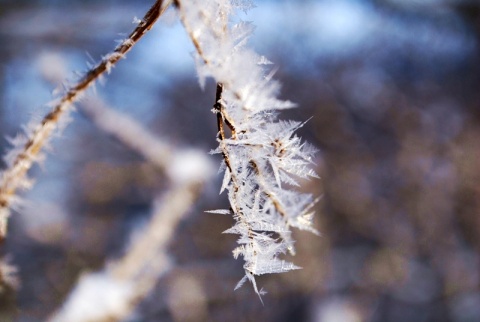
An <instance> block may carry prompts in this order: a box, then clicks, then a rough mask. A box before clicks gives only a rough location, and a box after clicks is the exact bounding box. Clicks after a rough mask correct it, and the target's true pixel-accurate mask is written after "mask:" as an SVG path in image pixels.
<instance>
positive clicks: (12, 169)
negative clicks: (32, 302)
mask: <svg viewBox="0 0 480 322" xmlns="http://www.w3.org/2000/svg"><path fill="white" fill-rule="evenodd" d="M163 2H164V1H163V0H157V1H156V2H155V4H154V5H153V6H152V7H151V8H150V10H148V12H147V13H146V14H145V16H144V18H143V20H141V21H140V22H139V23H138V25H137V27H136V28H135V30H133V32H132V33H131V34H130V35H129V37H128V38H126V39H125V40H124V41H123V42H122V43H121V44H119V45H118V46H117V47H116V48H115V49H114V51H113V52H111V53H109V54H108V55H106V56H104V57H103V59H102V61H101V62H99V63H98V64H97V65H96V66H94V67H93V68H92V69H90V70H89V71H87V72H86V73H85V75H84V76H83V77H81V78H80V80H79V81H78V82H77V83H76V84H74V85H73V86H71V87H70V88H68V89H67V90H66V91H65V93H64V94H63V95H62V96H61V97H60V98H59V99H57V100H55V101H53V102H52V103H51V105H52V106H53V108H52V110H51V112H50V113H48V114H47V115H46V116H45V117H44V118H43V120H42V121H41V122H40V124H37V125H35V126H34V128H33V130H32V131H31V133H28V134H27V139H26V142H25V141H24V145H23V147H21V148H20V149H18V151H14V152H15V154H14V155H13V156H11V157H10V160H11V161H10V162H9V165H8V168H7V169H6V170H5V171H3V172H2V173H1V177H0V240H3V239H4V238H5V237H6V234H7V224H8V216H9V213H10V207H11V204H12V201H14V200H15V195H16V193H17V190H18V189H19V188H22V187H26V186H28V179H27V172H28V170H29V169H30V168H31V167H32V164H33V163H34V162H35V161H37V160H38V159H39V157H40V152H41V150H42V148H43V147H44V146H45V145H46V144H47V142H48V140H49V139H50V137H51V136H52V133H53V132H54V130H55V129H56V128H58V125H59V122H60V121H61V120H62V119H63V118H65V116H66V114H67V112H68V111H69V110H70V109H71V108H72V104H73V103H74V102H75V101H77V100H78V99H79V98H80V97H81V96H82V94H84V93H85V91H86V90H87V89H88V88H89V87H91V86H92V85H93V84H94V83H95V81H96V80H97V79H99V78H100V76H102V75H103V74H104V73H105V72H107V73H108V72H110V70H111V68H112V67H113V66H114V65H115V64H116V63H117V62H118V61H119V60H120V59H121V58H123V57H124V56H125V54H126V53H127V52H128V51H129V50H130V49H131V48H132V47H133V46H134V45H135V44H136V43H137V42H138V41H139V40H140V38H142V37H143V35H145V33H146V32H147V31H149V30H150V29H151V28H152V26H153V25H154V23H155V22H156V21H157V19H158V18H159V17H160V16H161V15H162V13H163V12H164V11H165V10H166V8H167V7H168V5H169V4H170V2H171V1H168V2H167V4H166V5H165V6H163Z"/></svg>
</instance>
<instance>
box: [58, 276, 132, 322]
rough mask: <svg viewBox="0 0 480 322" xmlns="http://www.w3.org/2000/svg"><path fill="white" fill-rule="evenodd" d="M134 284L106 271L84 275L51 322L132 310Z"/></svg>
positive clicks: (71, 321)
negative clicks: (114, 276)
mask: <svg viewBox="0 0 480 322" xmlns="http://www.w3.org/2000/svg"><path fill="white" fill-rule="evenodd" d="M133 290H134V288H133V287H132V285H130V284H127V283H125V282H122V281H120V280H114V279H113V278H112V277H111V275H110V274H107V273H105V272H101V273H92V274H87V275H84V276H82V278H81V279H80V281H79V282H78V284H77V286H76V287H75V289H74V291H73V292H72V293H71V294H70V296H69V297H68V299H67V302H66V303H65V304H64V306H63V308H62V309H61V311H60V312H59V313H58V314H57V315H56V316H55V317H54V318H53V319H51V320H50V321H51V322H61V321H69V322H76V321H78V322H83V321H100V320H102V319H103V318H104V317H105V316H108V317H111V318H115V317H123V316H125V314H126V313H127V312H129V310H130V307H129V306H130V303H131V299H132V297H133V295H134V292H133Z"/></svg>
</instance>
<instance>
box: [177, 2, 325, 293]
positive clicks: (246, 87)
mask: <svg viewBox="0 0 480 322" xmlns="http://www.w3.org/2000/svg"><path fill="white" fill-rule="evenodd" d="M177 4H178V8H179V11H180V17H181V19H182V22H183V24H184V26H185V28H186V30H187V32H188V34H189V36H190V38H191V39H192V42H193V43H194V45H195V48H196V50H197V53H196V56H195V60H196V64H197V72H198V75H199V79H200V84H201V85H203V84H204V79H205V78H206V77H213V78H214V79H215V81H216V82H217V84H218V85H217V99H216V103H215V106H214V109H213V112H214V113H215V114H216V115H217V120H218V130H219V132H218V143H219V146H218V148H217V149H215V150H214V151H212V152H211V153H216V154H220V155H221V156H222V158H223V161H222V167H221V169H222V170H224V179H223V183H222V187H221V192H222V191H224V190H226V191H227V193H228V199H229V201H230V209H225V210H213V211H210V212H212V213H217V214H232V216H233V218H234V219H235V221H236V223H235V225H234V226H233V227H232V228H230V229H228V230H226V231H225V232H224V233H230V234H238V235H240V237H239V239H238V241H237V242H238V244H239V246H238V247H237V248H236V249H235V250H234V251H233V255H234V257H235V258H237V257H239V256H242V257H243V259H244V260H245V264H244V266H243V267H244V269H245V277H244V278H243V279H242V280H240V282H239V283H238V284H237V287H236V288H238V287H240V286H241V285H242V284H243V283H244V282H245V281H246V280H249V281H250V282H251V283H252V285H253V287H254V289H255V292H257V294H259V295H261V294H262V293H263V291H262V290H258V288H257V285H256V282H255V275H262V274H271V273H283V272H287V271H290V270H295V269H298V268H299V267H298V266H296V265H294V264H292V263H290V262H287V261H285V260H282V259H280V256H281V255H282V254H285V253H287V252H288V253H290V254H294V253H295V248H294V240H293V239H292V237H291V230H290V228H291V227H296V228H299V229H303V230H308V231H311V232H314V233H317V232H316V230H315V229H314V228H312V217H313V212H312V208H313V205H314V203H315V201H316V200H314V198H313V197H312V196H311V195H309V194H302V193H300V192H298V191H295V190H293V189H292V187H294V186H299V183H298V179H306V178H309V177H317V175H316V174H315V172H314V171H313V170H312V169H311V168H310V167H311V165H312V163H313V157H314V154H315V152H316V149H315V148H313V147H312V146H311V145H309V144H306V143H304V142H302V141H301V139H300V138H299V137H298V136H296V135H295V131H296V130H297V129H298V128H300V127H302V126H303V125H304V123H300V122H293V121H282V120H278V118H277V114H278V113H277V112H275V110H281V109H286V108H291V107H294V106H295V104H293V103H292V102H289V101H282V100H279V99H278V98H277V95H278V92H279V90H280V84H279V83H278V82H277V81H275V80H272V76H273V72H271V73H267V71H266V70H265V69H264V68H265V65H268V64H271V62H270V61H269V60H268V59H266V58H265V57H263V56H259V55H257V54H256V53H254V52H253V51H251V50H250V49H248V48H247V47H246V46H245V45H246V43H247V40H248V37H249V36H250V35H251V34H252V33H253V30H254V27H253V25H252V24H251V23H248V22H244V21H239V22H237V23H235V22H234V19H235V18H234V9H235V8H236V9H241V10H247V9H250V8H251V7H252V6H253V4H252V2H251V1H239V0H232V1H226V0H201V1H200V0H189V1H187V0H184V1H177ZM227 129H228V130H227Z"/></svg>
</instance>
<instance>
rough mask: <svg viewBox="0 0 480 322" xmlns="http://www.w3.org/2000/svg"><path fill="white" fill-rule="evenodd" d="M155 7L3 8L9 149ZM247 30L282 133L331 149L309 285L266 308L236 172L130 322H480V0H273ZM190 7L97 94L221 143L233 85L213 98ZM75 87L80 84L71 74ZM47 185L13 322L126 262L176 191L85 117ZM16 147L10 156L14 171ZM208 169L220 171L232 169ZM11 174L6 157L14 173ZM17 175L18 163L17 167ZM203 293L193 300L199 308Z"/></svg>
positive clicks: (203, 204) (141, 117) (159, 29)
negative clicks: (227, 212) (184, 21)
mask: <svg viewBox="0 0 480 322" xmlns="http://www.w3.org/2000/svg"><path fill="white" fill-rule="evenodd" d="M152 2H153V1H147V0H141V1H140V0H129V1H128V0H91V1H86V0H81V1H80V0H0V43H1V46H0V70H1V73H0V75H1V78H0V102H1V104H0V136H1V137H12V136H14V135H16V134H17V133H19V132H20V131H21V129H22V126H24V125H26V124H27V123H28V122H29V121H30V120H31V119H34V120H40V119H41V117H42V116H43V115H44V114H45V113H46V111H48V108H47V107H46V106H45V104H46V103H47V102H49V101H50V100H51V97H52V91H53V90H54V89H55V88H56V87H57V86H62V84H61V83H59V82H58V77H56V76H55V75H59V76H62V75H65V73H66V77H67V81H66V82H65V83H64V84H68V83H69V81H68V79H70V80H74V79H75V77H76V76H75V72H80V73H81V72H82V71H85V70H86V68H87V67H86V66H87V63H89V62H90V63H93V62H96V61H98V60H99V59H100V58H101V56H102V55H105V54H106V53H108V52H109V51H111V50H112V48H113V47H114V46H115V40H116V39H122V38H124V37H125V35H126V34H128V33H129V32H130V31H131V30H132V29H133V27H134V25H133V24H132V20H133V19H134V17H142V16H143V14H144V13H145V12H146V11H147V10H148V8H149V7H150V5H151V4H152ZM256 5H257V7H256V8H255V9H253V10H251V11H249V12H248V14H243V13H240V14H239V15H240V17H241V18H242V19H245V20H250V21H253V22H254V24H255V25H256V26H257V27H256V31H255V33H254V35H253V37H252V38H251V42H250V45H251V46H252V47H253V48H254V49H255V51H257V52H258V53H259V54H262V55H265V56H266V57H268V58H269V59H270V60H271V61H272V62H274V64H275V65H274V68H275V69H278V71H277V73H276V78H277V79H279V80H280V81H281V82H282V84H283V89H282V93H281V97H282V98H285V99H289V100H292V101H294V102H296V103H298V105H299V108H297V109H294V110H291V111H287V112H285V113H283V114H282V118H286V119H295V120H300V121H302V120H306V119H308V118H310V117H312V118H311V120H310V121H309V122H308V123H307V124H306V125H305V126H304V127H303V128H302V129H301V130H300V131H299V133H300V135H301V136H302V137H303V138H304V139H306V140H307V141H309V142H311V143H313V144H314V145H315V146H317V147H318V148H319V149H320V152H319V153H318V155H317V159H316V171H317V173H318V174H319V175H320V177H321V179H320V180H312V181H308V182H305V183H303V186H302V191H304V192H308V193H311V194H314V195H316V196H322V199H321V200H320V202H319V203H318V205H317V207H316V217H315V226H316V228H317V229H318V230H319V231H320V232H321V234H322V236H321V237H317V236H314V235H312V234H309V233H307V232H299V231H296V232H294V237H295V239H296V240H297V244H296V245H297V248H298V254H297V256H296V257H295V258H293V259H292V260H293V261H294V262H295V263H296V264H297V265H299V266H302V267H303V269H302V270H299V271H294V272H290V273H286V274H279V275H273V276H265V277H263V276H262V277H260V278H259V279H258V281H257V283H258V284H259V285H260V286H261V287H264V288H265V289H266V290H267V291H268V294H267V295H266V296H265V297H264V302H265V305H264V306H262V304H261V303H260V301H259V300H258V297H257V296H256V295H255V294H254V292H253V290H252V288H251V286H250V285H246V286H244V287H243V288H241V289H239V290H237V291H235V292H234V291H233V288H234V286H235V284H236V282H237V281H238V280H239V279H240V278H241V277H242V276H243V269H242V265H243V263H242V261H241V260H237V261H235V260H234V259H233V258H232V256H231V250H232V249H233V248H234V247H235V240H236V236H231V235H223V234H221V232H222V231H224V230H225V229H227V228H229V227H230V226H231V225H232V223H233V220H232V219H231V218H228V217H226V216H219V215H212V214H206V213H204V210H207V209H217V208H222V207H223V208H225V207H226V206H227V197H226V195H225V194H222V195H218V191H219V187H220V180H221V176H220V175H218V176H216V177H215V178H214V179H212V180H211V182H207V183H206V184H205V186H204V187H203V190H202V193H201V196H200V198H199V199H198V200H197V202H196V203H195V204H194V205H193V206H192V207H191V209H190V211H189V215H188V216H187V217H186V218H185V219H184V220H183V221H182V222H181V224H180V225H179V226H178V227H177V230H176V233H175V238H173V239H172V240H171V242H170V250H169V253H170V254H171V256H172V258H173V260H174V261H175V267H174V268H173V269H172V270H171V271H170V272H169V273H167V274H166V275H165V276H164V277H163V278H162V279H161V280H159V281H158V284H157V285H156V286H155V289H154V291H153V293H152V294H151V295H150V296H149V297H148V298H147V299H145V300H143V301H142V302H141V303H140V305H139V307H138V309H137V312H136V316H135V317H134V318H132V321H279V322H281V321H306V322H314V321H316V322H317V321H318V322H357V321H375V322H377V321H378V322H380V321H392V322H396V321H398V322H404V321H414V322H417V321H418V322H422V321H425V322H426V321H445V322H446V321H455V322H466V321H471V322H474V321H480V284H479V283H480V275H479V274H480V267H479V264H480V263H479V249H480V185H479V182H480V49H479V41H480V3H479V2H478V1H476V0H471V1H468V0H464V1H462V0H310V1H308V0H305V1H298V0H295V1H294V0H281V1H279V0H276V1H273V0H272V1H267V0H264V1H261V0H258V1H256ZM193 50H194V48H193V46H192V45H191V44H190V42H189V40H188V38H187V36H186V33H185V31H184V30H183V29H182V27H181V25H180V24H179V22H178V18H177V17H176V15H175V13H174V12H173V11H169V12H167V13H166V14H165V16H164V17H162V18H161V20H160V21H159V22H158V23H157V24H156V25H155V27H154V29H153V30H152V31H151V33H149V34H148V35H147V36H145V38H144V39H142V40H141V41H140V43H139V44H138V45H137V46H135V47H134V49H133V50H132V51H131V52H130V53H129V54H128V56H127V59H126V60H122V61H121V62H120V63H119V64H118V65H117V67H115V68H114V70H113V71H112V73H111V74H110V75H108V77H106V78H105V79H104V82H102V84H98V85H97V86H96V93H93V92H92V93H91V95H96V96H97V97H101V98H102V99H103V100H104V101H105V102H106V103H107V104H108V105H109V106H111V107H112V108H114V109H115V110H117V111H121V112H123V113H125V114H127V115H129V116H131V117H132V118H134V119H136V120H138V121H139V122H140V123H141V124H143V125H144V127H145V128H147V129H149V130H150V131H151V132H153V133H155V135H157V136H159V137H161V138H163V139H164V140H166V141H167V142H169V143H170V144H171V145H172V146H174V147H183V148H195V149H200V150H202V151H204V153H205V154H207V153H208V151H209V150H210V149H212V148H214V147H215V146H216V141H215V134H216V119H215V116H214V115H213V114H212V113H211V112H210V109H211V107H212V105H213V103H214V98H215V93H214V92H215V86H214V84H213V83H212V82H211V81H210V82H209V83H207V86H206V87H205V89H204V90H203V91H202V90H201V89H200V87H199V85H198V81H197V77H196V72H195V68H194V64H193V59H192V57H191V53H192V52H193ZM62 78H63V76H62ZM71 118H72V121H71V123H70V124H69V125H68V127H66V129H65V130H64V131H63V132H62V135H61V136H59V137H58V138H56V139H54V140H53V142H52V144H50V147H49V151H48V153H47V160H46V161H45V162H43V163H42V164H41V165H40V166H37V167H35V168H34V169H33V171H31V177H33V178H35V181H36V184H35V186H34V188H33V189H32V190H31V191H28V192H26V193H23V194H22V196H23V198H24V203H23V206H22V209H21V210H20V211H18V212H17V213H14V214H13V215H12V217H11V221H10V224H9V235H8V239H7V240H6V242H5V243H4V244H3V245H1V255H2V256H6V257H4V261H8V263H9V264H10V265H12V266H15V267H16V269H17V270H18V280H19V285H18V287H17V289H16V290H13V289H7V290H2V292H1V298H0V310H1V311H2V313H1V316H3V317H4V319H5V320H7V317H8V316H10V317H11V316H15V320H18V321H28V322H30V321H42V320H44V319H45V318H46V317H47V316H48V315H49V314H51V312H53V311H54V310H55V309H57V308H58V307H59V306H60V305H61V304H62V303H63V302H64V300H65V298H66V296H67V295H68V294H69V292H70V291H71V289H72V288H73V287H74V285H75V284H76V282H77V280H78V278H79V276H80V275H81V274H82V273H84V272H89V271H90V272H91V271H97V270H101V269H102V267H104V266H105V265H106V263H108V262H109V261H112V260H114V259H116V258H119V257H120V256H122V255H123V254H124V253H125V252H126V251H128V247H127V246H128V241H129V239H130V237H129V236H130V234H131V233H132V232H133V231H134V230H135V229H137V228H138V227H141V226H142V224H144V223H145V222H146V221H147V220H148V218H149V216H150V211H151V208H152V200H153V199H154V197H155V196H156V195H158V194H159V193H162V191H164V190H165V189H167V185H168V182H167V181H166V180H165V174H164V173H162V171H159V170H158V169H156V168H155V166H154V165H152V164H151V163H149V162H148V161H146V160H145V159H144V158H142V157H141V156H139V155H138V154H136V153H135V152H132V151H131V150H130V149H128V148H127V147H125V146H124V145H122V144H121V143H120V142H118V141H117V140H116V139H115V138H113V137H112V136H110V135H108V134H106V133H105V132H103V131H102V130H100V129H98V128H97V127H96V126H95V125H94V124H93V123H92V122H91V121H90V120H89V118H88V117H86V116H85V114H82V112H81V109H80V108H79V111H78V112H74V113H73V114H72V115H71ZM8 149H9V144H8V141H7V140H4V139H2V140H0V151H1V154H2V155H4V154H5V153H6V151H8ZM209 158H211V159H212V161H213V162H214V163H215V164H219V163H220V159H219V157H218V155H214V156H210V157H209ZM2 162H3V161H2ZM3 167H5V163H2V168H3ZM192 294H193V295H192Z"/></svg>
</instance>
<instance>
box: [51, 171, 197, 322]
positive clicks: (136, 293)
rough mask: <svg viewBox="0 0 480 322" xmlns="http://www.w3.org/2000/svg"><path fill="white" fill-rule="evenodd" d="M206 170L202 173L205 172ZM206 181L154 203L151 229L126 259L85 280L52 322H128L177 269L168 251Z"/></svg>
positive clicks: (185, 186)
mask: <svg viewBox="0 0 480 322" xmlns="http://www.w3.org/2000/svg"><path fill="white" fill-rule="evenodd" d="M199 170H202V169H199ZM202 183H203V180H202V181H201V182H197V181H192V182H189V183H185V184H181V185H176V186H174V187H173V188H172V189H171V190H170V191H168V192H167V193H166V194H165V195H164V196H163V197H162V198H159V199H157V200H156V201H155V203H154V207H153V208H154V209H153V215H152V218H151V220H150V222H149V223H148V225H147V226H146V227H145V230H142V231H140V232H137V237H136V238H135V239H134V240H133V242H132V245H131V247H130V248H129V250H128V252H127V253H126V255H125V256H124V257H123V258H121V259H120V260H118V261H114V262H111V263H110V264H109V265H108V266H107V267H106V268H105V269H104V270H103V271H100V272H95V273H89V274H86V275H84V276H82V277H81V278H80V280H79V282H78V284H77V286H76V287H75V288H74V290H73V291H72V293H71V294H70V295H69V297H68V298H67V301H66V302H65V304H64V305H63V306H62V307H61V309H60V310H58V311H57V312H56V313H55V314H54V315H52V316H51V317H50V319H49V321H50V322H93V321H95V322H100V321H109V322H112V321H122V320H124V319H126V318H127V317H128V316H129V315H131V314H132V312H133V311H134V309H135V307H136V306H137V304H138V303H139V302H140V301H141V300H142V299H144V298H145V297H146V296H147V295H148V294H149V293H150V291H151V290H152V289H153V287H154V286H155V285H156V283H157V281H158V279H159V278H160V277H161V276H163V275H164V274H165V273H166V272H168V271H169V270H170V269H171V267H172V261H171V259H170V258H169V256H168V254H167V246H168V243H169V241H171V240H172V239H173V238H172V237H173V234H174V232H175V229H176V226H177V225H178V223H179V222H180V220H181V219H182V218H183V217H184V216H185V214H186V213H187V212H188V210H189V209H191V206H192V204H193V203H194V202H195V200H196V199H197V196H198V193H199V188H200V187H201V184H202Z"/></svg>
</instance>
